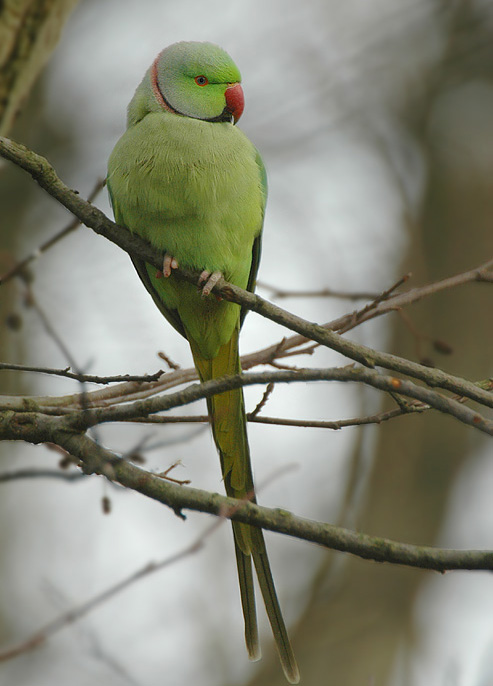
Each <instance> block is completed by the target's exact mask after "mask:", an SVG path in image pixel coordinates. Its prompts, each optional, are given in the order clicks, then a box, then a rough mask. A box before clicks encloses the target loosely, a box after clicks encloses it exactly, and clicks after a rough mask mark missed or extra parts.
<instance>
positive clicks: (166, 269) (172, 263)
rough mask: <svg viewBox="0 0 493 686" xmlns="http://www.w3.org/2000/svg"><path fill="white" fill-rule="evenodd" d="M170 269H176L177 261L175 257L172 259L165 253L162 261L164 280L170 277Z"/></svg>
mask: <svg viewBox="0 0 493 686" xmlns="http://www.w3.org/2000/svg"><path fill="white" fill-rule="evenodd" d="M172 269H178V260H177V259H176V257H172V255H168V253H166V254H165V256H164V260H163V276H164V277H165V278H168V276H171V270H172Z"/></svg>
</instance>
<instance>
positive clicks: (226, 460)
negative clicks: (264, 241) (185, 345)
mask: <svg viewBox="0 0 493 686" xmlns="http://www.w3.org/2000/svg"><path fill="white" fill-rule="evenodd" d="M238 333H239V331H238V329H235V331H234V333H233V336H232V337H231V340H230V341H229V342H228V343H226V344H225V345H223V346H221V348H220V349H219V352H218V354H217V355H216V357H214V358H213V359H209V360H208V359H205V358H204V357H203V356H202V355H201V353H200V350H199V349H198V346H197V345H196V344H195V343H194V342H193V341H190V344H191V348H192V353H193V357H194V361H195V366H196V368H197V371H198V373H199V376H200V379H201V380H202V381H208V380H211V379H217V378H219V377H221V376H232V375H234V374H239V373H240V372H241V367H240V359H239V355H238ZM207 407H208V410H209V418H210V422H211V427H212V433H213V436H214V441H215V443H216V446H217V449H218V451H219V456H220V459H221V469H222V474H223V478H224V485H225V488H226V493H227V494H228V495H229V496H231V497H234V498H239V499H242V498H248V499H249V500H251V501H252V502H256V501H255V494H254V486H253V476H252V468H251V463H250V450H249V447H248V438H247V430H246V416H245V407H244V400H243V391H242V389H241V388H239V389H235V390H232V391H226V392H224V393H220V394H218V395H214V396H212V397H211V398H209V399H208V401H207ZM232 524H233V533H234V540H235V552H236V562H237V567H238V579H239V584H240V595H241V603H242V608H243V617H244V620H245V641H246V645H247V650H248V654H249V657H250V659H251V660H258V659H259V658H260V647H259V641H258V628H257V616H256V611H255V592H254V585H253V573H252V557H253V562H254V564H255V570H256V572H257V577H258V581H259V585H260V590H261V592H262V597H263V599H264V603H265V608H266V610H267V615H268V618H269V622H270V625H271V627H272V631H273V634H274V638H275V641H276V646H277V650H278V652H279V657H280V660H281V664H282V667H283V670H284V673H285V675H286V678H287V680H288V681H289V682H290V683H292V684H297V683H298V682H299V678H300V677H299V672H298V666H297V664H296V659H295V657H294V654H293V651H292V648H291V644H290V641H289V637H288V634H287V630H286V626H285V624H284V619H283V616H282V612H281V608H280V606H279V601H278V599H277V594H276V589H275V586H274V580H273V578H272V572H271V569H270V564H269V559H268V556H267V549H266V547H265V541H264V536H263V533H262V529H257V528H256V527H251V526H248V525H246V524H241V523H239V522H232Z"/></svg>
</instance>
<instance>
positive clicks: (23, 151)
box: [0, 138, 493, 407]
mask: <svg viewBox="0 0 493 686" xmlns="http://www.w3.org/2000/svg"><path fill="white" fill-rule="evenodd" d="M0 156H2V157H4V158H6V159H8V160H10V161H12V162H14V163H15V164H17V165H18V166H20V167H21V168H22V169H24V170H25V171H27V172H28V173H29V174H31V176H32V177H33V178H34V179H35V180H36V181H37V182H38V183H39V185H40V186H41V187H42V188H44V189H45V190H46V191H47V192H48V193H50V195H52V196H53V197H54V198H55V199H56V200H58V201H59V202H60V203H61V204H62V205H64V206H65V207H66V208H67V209H69V210H70V211H71V212H72V213H73V214H75V215H76V216H77V217H79V219H80V220H81V221H82V222H83V223H84V224H85V225H86V226H88V227H90V228H92V229H93V230H94V231H95V232H96V233H98V234H100V235H103V236H105V237H106V238H108V239H109V240H111V241H112V242H114V243H116V244H117V245H118V246H120V247H121V248H122V249H123V250H125V251H126V252H128V253H131V254H133V255H136V256H138V257H139V258H141V259H143V260H145V261H146V262H148V263H149V264H152V265H153V266H154V267H156V269H160V268H161V265H162V255H160V254H159V252H158V251H155V250H153V249H152V248H151V246H149V245H148V244H147V243H146V242H145V241H143V240H142V239H141V238H139V236H137V235H134V234H131V233H130V232H129V231H128V230H127V229H125V228H123V227H120V226H118V225H116V224H115V223H114V222H112V221H110V220H109V219H108V218H107V217H106V216H105V215H104V214H103V213H102V212H101V211H100V210H98V209H97V208H95V207H93V206H92V205H90V204H89V203H87V202H86V201H84V200H83V199H82V198H80V197H79V195H77V193H75V192H74V191H72V190H70V189H69V188H68V187H67V186H65V184H64V183H63V182H62V181H61V180H60V179H59V178H58V176H57V175H56V173H55V171H54V169H53V168H52V167H51V166H50V164H49V163H48V162H47V160H46V159H44V158H43V157H41V156H39V155H36V153H34V152H32V151H30V150H28V149H27V148H25V147H24V146H22V145H19V144H17V143H14V142H13V141H11V140H9V139H6V138H0ZM489 264H490V263H487V265H489ZM483 271H484V265H483ZM176 276H177V277H182V278H185V279H186V280H188V281H191V282H194V283H196V282H197V274H196V273H194V272H191V271H189V270H185V269H183V268H181V269H179V270H176ZM214 290H215V291H216V292H217V293H218V294H220V295H221V296H222V297H223V298H225V299H227V300H231V301H234V302H237V303H239V304H241V305H243V306H244V307H247V308H248V309H251V310H253V311H255V312H257V313H259V314H261V315H262V316H264V317H267V318H268V319H271V320H272V321H275V322H277V323H278V324H281V325H282V326H285V327H287V328H289V329H291V330H292V331H296V332H297V333H299V334H301V335H302V336H304V337H306V338H308V339H311V340H313V341H316V342H317V343H319V344H320V345H323V346H326V347H328V348H331V349H332V350H335V351H337V352H339V353H341V354H342V355H345V356H346V357H348V358H350V359H352V360H355V361H357V362H360V363H361V364H363V365H365V366H368V367H375V366H379V367H383V368H384V369H388V370H391V371H393V372H399V373H401V374H406V375H408V376H411V377H413V378H416V379H420V380H421V381H424V382H425V383H426V384H428V385H429V386H431V387H439V388H444V389H446V390H449V391H451V392H453V393H458V394H460V395H463V396H465V397H467V398H469V399H471V400H476V401H478V402H481V403H483V404H484V405H486V406H488V407H493V395H492V394H491V393H489V392H487V391H484V390H483V389H481V388H478V387H477V386H476V385H475V384H473V383H471V382H469V381H466V380H465V379H462V378H460V377H456V376H453V375H451V374H447V373H445V372H443V371H441V370H440V369H431V368H429V367H426V366H424V365H420V364H417V363H416V362H411V361H409V360H405V359H403V358H400V357H397V356H396V355H391V354H389V353H383V352H378V351H375V350H372V349H371V348H368V347H367V346H364V345H360V344H356V343H354V342H352V341H349V340H347V339H345V338H343V337H342V336H340V335H339V334H337V333H335V332H334V331H331V330H329V329H327V328H326V327H323V326H321V325H318V324H313V323H311V322H308V321H307V320H305V319H303V318H301V317H297V316H296V315H294V314H291V313H289V312H286V311H285V310H283V309H281V308H280V307H277V306H276V305H273V304H272V303H269V302H267V301H266V300H264V299H263V298H261V297H260V296H258V295H256V294H254V293H249V292H247V291H243V290H242V289H241V288H238V287H237V286H234V285H232V284H229V283H227V282H225V281H224V280H221V281H220V282H219V283H218V285H217V286H216V287H215V289H214ZM386 304H387V306H388V302H387V303H386Z"/></svg>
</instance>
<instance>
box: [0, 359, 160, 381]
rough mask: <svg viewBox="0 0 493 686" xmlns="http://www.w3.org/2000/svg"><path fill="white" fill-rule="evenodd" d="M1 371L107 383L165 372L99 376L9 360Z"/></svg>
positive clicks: (145, 378) (152, 377) (151, 378)
mask: <svg viewBox="0 0 493 686" xmlns="http://www.w3.org/2000/svg"><path fill="white" fill-rule="evenodd" d="M0 371H16V372H33V373H35V374H47V375H50V376H61V377H65V378H67V379H73V380H74V381H80V382H84V383H95V384H101V385H106V384H110V383H124V382H128V381H137V382H139V383H150V382H152V381H157V380H158V379H160V378H161V376H162V375H163V374H164V373H165V372H164V371H163V370H161V369H160V370H159V371H157V372H155V373H154V374H142V375H139V374H117V375H114V376H98V375H95V374H82V373H79V372H72V371H70V367H66V368H65V369H50V368H49V367H31V366H29V365H25V364H10V363H7V362H0Z"/></svg>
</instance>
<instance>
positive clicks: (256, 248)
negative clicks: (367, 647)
mask: <svg viewBox="0 0 493 686" xmlns="http://www.w3.org/2000/svg"><path fill="white" fill-rule="evenodd" d="M240 81H241V77H240V72H239V71H238V68H237V67H236V65H235V64H234V62H233V60H232V59H231V57H230V56H229V55H228V54H227V53H226V52H225V51H224V50H222V49H221V48H220V47H218V46H217V45H214V44H212V43H199V42H181V43H175V44H174V45H171V46H169V47H167V48H165V49H164V50H163V51H162V52H161V53H160V54H159V55H158V56H157V58H156V59H155V61H154V62H153V64H152V66H151V67H150V69H149V70H148V71H147V72H146V74H145V76H144V79H143V81H142V82H141V84H140V85H139V87H138V88H137V90H136V92H135V95H134V97H133V98H132V100H131V102H130V104H129V107H128V117H127V130H126V132H125V133H124V134H123V136H122V137H121V138H120V140H119V141H118V142H117V144H116V146H115V148H114V150H113V152H112V154H111V156H110V159H109V163H108V189H109V193H110V198H111V203H112V206H113V211H114V214H115V219H116V221H117V222H118V223H119V224H121V225H122V226H125V227H127V228H128V229H130V231H133V232H135V233H138V234H139V235H140V236H142V237H143V238H144V239H146V240H147V241H148V242H149V243H150V244H151V245H152V246H153V247H155V248H156V249H158V250H161V251H163V253H164V261H163V269H162V273H161V272H157V273H156V269H155V268H154V267H152V266H150V265H148V264H146V263H144V262H143V261H141V260H139V259H135V258H134V259H133V263H134V265H135V268H136V269H137V272H138V274H139V276H140V278H141V280H142V281H143V283H144V285H145V287H146V288H147V290H148V291H149V293H150V294H151V296H152V298H153V299H154V302H155V304H156V305H157V307H158V308H159V309H160V310H161V312H162V313H163V315H164V316H165V317H166V319H167V320H168V321H169V322H170V324H171V325H172V326H174V328H175V329H176V330H177V331H178V332H179V333H180V334H182V335H183V336H185V338H186V339H187V340H188V342H189V344H190V348H191V350H192V355H193V359H194V363H195V367H196V369H197V372H198V374H199V377H200V379H201V380H202V381H208V380H210V379H216V378H218V377H221V376H226V375H233V374H238V373H240V372H241V366H240V359H239V354H238V335H239V332H240V327H241V324H242V321H243V318H244V316H245V314H246V313H245V312H244V311H242V310H241V308H240V306H239V305H237V304H235V303H231V302H227V301H225V300H221V299H219V298H216V297H214V296H213V295H212V296H210V295H209V294H210V292H211V290H212V288H213V287H214V285H215V284H216V283H217V281H218V279H219V278H220V277H221V276H223V277H224V278H225V279H226V280H227V281H230V282H231V283H233V284H236V285H237V286H239V287H240V288H244V289H248V290H250V291H253V290H254V288H255V280H256V274H257V270H258V265H259V259H260V245H261V234H262V226H263V219H264V209H265V203H266V197H267V183H266V174H265V168H264V165H263V163H262V160H261V158H260V155H259V153H258V152H257V150H256V149H255V147H254V146H253V145H252V143H251V142H250V141H249V140H248V138H247V137H246V136H245V135H244V134H243V133H242V132H241V131H240V130H239V129H238V128H236V126H235V124H236V122H237V121H238V119H239V118H240V116H241V114H242V112H243V106H244V98H243V90H242V88H241V85H240ZM179 265H182V266H184V267H188V268H190V269H198V270H200V271H201V276H200V279H199V284H198V285H199V288H197V287H195V286H192V285H191V284H189V283H187V282H185V281H183V280H179V279H177V278H175V277H174V275H173V273H172V270H173V269H176V268H177V267H178V266H179ZM207 405H208V411H209V418H210V423H211V427H212V432H213V436H214V441H215V444H216V446H217V449H218V452H219V456H220V460H221V468H222V474H223V478H224V484H225V488H226V492H227V494H228V495H229V496H232V497H234V498H239V499H241V498H250V499H252V496H253V493H254V486H253V477H252V468H251V463H250V452H249V447H248V439H247V431H246V418H245V407H244V400H243V392H242V390H241V389H238V390H234V391H228V392H225V393H221V394H219V395H215V396H213V397H212V398H210V399H208V401H207ZM253 500H254V497H253ZM233 533H234V543H235V551H236V561H237V566H238V577H239V584H240V595H241V603H242V608H243V615H244V619H245V640H246V645H247V650H248V654H249V657H250V659H251V660H258V659H259V658H260V648H259V641H258V629H257V617H256V610H255V595H254V585H253V573H252V559H253V563H254V565H255V569H256V572H257V577H258V581H259V585H260V589H261V592H262V596H263V599H264V603H265V607H266V610H267V615H268V617H269V621H270V624H271V626H272V631H273V633H274V637H275V641H276V645H277V649H278V652H279V656H280V660H281V664H282V667H283V670H284V673H285V675H286V678H287V680H288V681H289V682H290V683H292V684H297V683H298V682H299V672H298V667H297V664H296V660H295V657H294V654H293V651H292V648H291V645H290V642H289V638H288V634H287V631H286V627H285V624H284V620H283V617H282V613H281V608H280V606H279V601H278V599H277V595H276V590H275V587H274V582H273V578H272V572H271V569H270V564H269V559H268V556H267V550H266V547H265V542H264V537H263V534H262V530H261V529H258V528H256V527H251V526H247V525H245V524H241V523H238V522H233Z"/></svg>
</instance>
